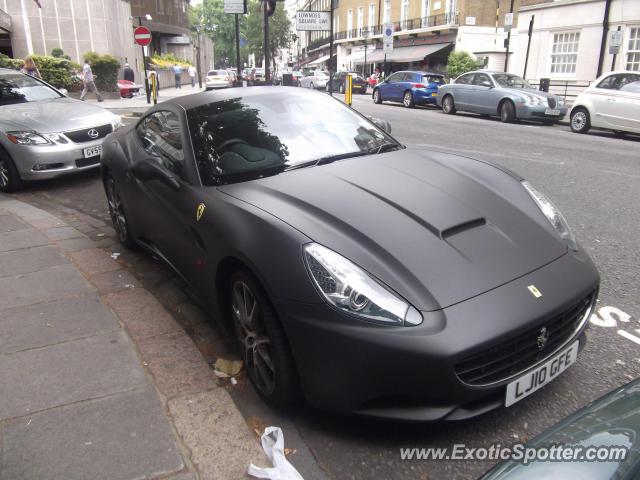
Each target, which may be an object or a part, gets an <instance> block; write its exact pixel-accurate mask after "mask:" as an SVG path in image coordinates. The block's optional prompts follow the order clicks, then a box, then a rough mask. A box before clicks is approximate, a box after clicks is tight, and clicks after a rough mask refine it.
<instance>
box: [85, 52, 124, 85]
mask: <svg viewBox="0 0 640 480" xmlns="http://www.w3.org/2000/svg"><path fill="white" fill-rule="evenodd" d="M84 59H85V60H88V61H89V65H91V71H92V72H93V75H94V76H95V82H96V86H97V87H98V90H104V91H107V92H114V91H116V90H117V89H118V85H117V83H118V71H119V70H120V62H118V60H117V59H116V58H114V57H112V56H111V55H108V54H106V55H100V54H99V53H96V52H87V53H85V54H84Z"/></svg>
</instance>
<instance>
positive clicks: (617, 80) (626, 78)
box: [597, 73, 640, 90]
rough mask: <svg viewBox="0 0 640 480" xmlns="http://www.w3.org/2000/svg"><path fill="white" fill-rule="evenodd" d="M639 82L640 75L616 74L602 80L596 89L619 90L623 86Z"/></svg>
mask: <svg viewBox="0 0 640 480" xmlns="http://www.w3.org/2000/svg"><path fill="white" fill-rule="evenodd" d="M639 80H640V74H634V73H618V74H616V75H609V76H608V77H607V78H605V79H604V80H602V81H601V82H600V83H599V84H598V85H597V88H606V89H608V90H620V89H621V88H622V87H624V86H625V85H627V84H629V83H632V82H637V81H639Z"/></svg>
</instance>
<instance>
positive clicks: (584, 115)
mask: <svg viewBox="0 0 640 480" xmlns="http://www.w3.org/2000/svg"><path fill="white" fill-rule="evenodd" d="M569 124H570V126H571V130H572V131H574V132H575V133H587V132H588V131H589V129H590V128H591V119H590V118H589V112H588V111H587V110H586V109H584V108H576V109H575V110H573V111H572V112H571V118H570V122H569Z"/></svg>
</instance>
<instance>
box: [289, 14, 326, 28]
mask: <svg viewBox="0 0 640 480" xmlns="http://www.w3.org/2000/svg"><path fill="white" fill-rule="evenodd" d="M296 30H302V31H324V32H329V31H330V30H331V12H309V11H301V12H296Z"/></svg>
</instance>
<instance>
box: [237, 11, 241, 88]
mask: <svg viewBox="0 0 640 480" xmlns="http://www.w3.org/2000/svg"><path fill="white" fill-rule="evenodd" d="M236 70H237V71H238V78H237V79H236V82H242V74H241V73H240V17H238V14H237V13H236Z"/></svg>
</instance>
